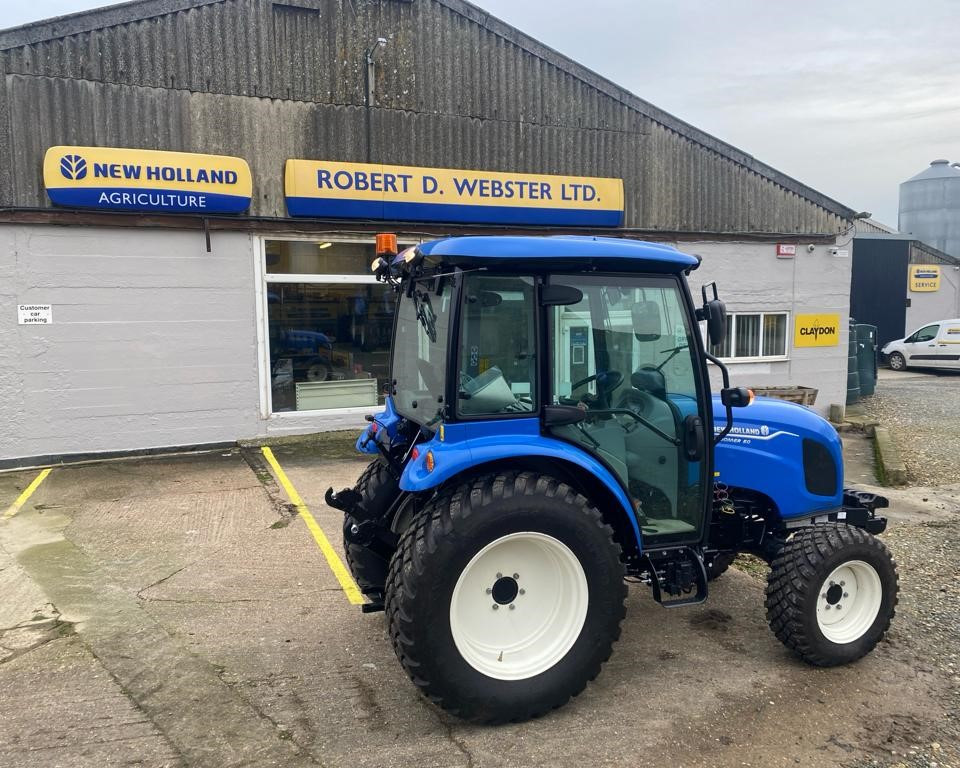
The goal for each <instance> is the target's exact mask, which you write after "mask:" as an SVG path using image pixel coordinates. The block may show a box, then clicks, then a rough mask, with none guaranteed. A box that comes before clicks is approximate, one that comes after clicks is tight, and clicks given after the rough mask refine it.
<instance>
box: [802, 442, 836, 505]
mask: <svg viewBox="0 0 960 768" xmlns="http://www.w3.org/2000/svg"><path fill="white" fill-rule="evenodd" d="M803 479H804V483H805V484H806V486H807V490H808V491H809V492H810V493H812V494H815V495H817V496H833V495H835V494H836V492H837V465H836V463H835V462H834V460H833V456H831V455H830V450H829V449H828V448H827V446H825V445H824V444H823V443H818V442H817V441H816V440H810V439H804V441H803Z"/></svg>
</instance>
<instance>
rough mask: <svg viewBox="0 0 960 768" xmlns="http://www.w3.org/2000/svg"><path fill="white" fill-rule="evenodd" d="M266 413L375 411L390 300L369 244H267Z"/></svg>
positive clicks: (384, 370)
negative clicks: (375, 269)
mask: <svg viewBox="0 0 960 768" xmlns="http://www.w3.org/2000/svg"><path fill="white" fill-rule="evenodd" d="M264 251H265V257H266V299H267V326H268V344H269V351H270V388H271V399H272V410H273V412H274V413H277V412H283V411H315V410H326V409H330V408H364V407H365V408H374V407H376V406H378V405H380V404H382V403H383V399H384V391H385V388H386V384H387V378H388V375H389V368H390V335H391V329H392V326H393V316H394V307H395V295H394V293H393V291H392V290H391V289H390V288H389V287H388V286H385V285H383V284H381V283H377V282H376V280H375V279H374V277H373V275H371V274H370V263H371V262H372V261H373V259H374V256H375V253H374V246H373V244H372V243H371V244H368V243H360V242H336V241H330V240H318V241H313V242H306V241H290V240H267V241H266V243H265V249H264Z"/></svg>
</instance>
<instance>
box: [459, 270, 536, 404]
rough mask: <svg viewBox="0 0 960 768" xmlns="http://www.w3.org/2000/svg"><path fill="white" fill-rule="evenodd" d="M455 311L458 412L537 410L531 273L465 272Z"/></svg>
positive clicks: (533, 300) (533, 292) (534, 299)
mask: <svg viewBox="0 0 960 768" xmlns="http://www.w3.org/2000/svg"><path fill="white" fill-rule="evenodd" d="M465 280H466V282H465V284H464V288H463V294H462V296H463V298H462V301H463V304H462V306H461V312H460V316H461V318H462V328H461V333H460V365H459V373H458V375H459V381H458V388H457V412H458V413H459V414H460V415H462V416H467V417H472V416H492V415H498V414H524V413H526V414H530V413H533V412H534V411H535V410H536V402H537V379H536V371H537V360H536V335H535V317H534V313H535V311H536V306H537V302H536V297H535V288H534V281H533V278H532V277H516V276H512V275H511V276H496V275H476V274H468V275H466V276H465Z"/></svg>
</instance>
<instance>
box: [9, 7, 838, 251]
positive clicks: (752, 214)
mask: <svg viewBox="0 0 960 768" xmlns="http://www.w3.org/2000/svg"><path fill="white" fill-rule="evenodd" d="M378 36H384V37H387V38H389V40H390V42H389V45H388V46H387V47H386V48H385V49H382V50H381V51H380V52H378V54H377V61H378V66H377V70H376V72H377V81H376V93H377V103H378V106H377V108H376V109H375V110H374V113H373V115H372V126H373V130H372V138H371V142H370V144H371V151H370V159H372V160H373V161H384V162H391V163H398V164H416V165H435V166H446V167H461V168H484V169H495V170H505V171H520V172H540V173H565V174H576V175H594V176H615V177H622V178H623V179H624V182H625V187H626V195H627V200H626V205H627V218H626V222H625V224H626V226H628V227H637V228H642V229H648V230H663V231H690V232H768V233H775V232H776V233H836V232H837V231H839V230H842V229H844V228H845V226H846V222H845V219H849V218H850V217H851V216H852V211H850V210H848V209H846V208H844V207H843V206H840V205H839V204H837V203H835V202H834V201H832V200H830V199H829V198H826V197H824V196H822V195H820V194H819V193H817V192H814V191H813V190H810V189H808V188H806V187H804V186H803V185H801V184H800V183H798V182H796V181H794V180H792V179H790V178H788V177H786V176H783V175H782V174H780V173H778V172H777V171H775V170H773V169H772V168H769V167H768V166H765V165H763V164H762V163H759V162H758V161H756V160H755V159H754V158H752V157H751V156H749V155H746V154H744V153H742V152H740V151H738V150H736V149H734V148H733V147H730V146H728V145H726V144H723V143H722V142H720V141H718V140H716V139H713V138H712V137H710V136H708V135H707V134H704V133H702V132H701V131H698V130H697V129H695V128H692V127H691V126H688V125H686V124H684V123H682V122H681V121H679V120H677V119H676V118H672V117H671V116H669V115H666V114H665V113H663V112H661V111H660V110H658V109H657V108H655V107H653V106H652V105H649V104H646V103H645V102H642V101H641V100H640V99H638V98H636V97H634V96H632V95H631V94H629V93H627V92H626V91H623V90H622V89H619V88H618V87H617V86H615V85H613V84H612V83H609V82H608V81H606V80H603V79H602V78H600V77H599V76H597V75H595V74H594V73H592V72H590V71H589V70H586V69H584V68H582V67H580V66H579V65H577V64H575V63H574V62H572V61H570V60H568V59H564V58H563V57H562V56H560V55H559V54H557V53H556V52H554V51H552V50H551V49H549V48H546V47H545V46H542V45H540V44H539V43H537V42H536V41H534V40H532V39H530V38H528V37H526V36H525V35H523V34H522V33H519V32H517V31H516V30H514V29H513V28H511V27H509V26H507V25H505V24H503V23H502V22H500V21H498V20H496V19H493V18H491V17H489V16H487V15H486V14H485V13H484V12H482V11H480V10H479V9H477V8H476V7H474V6H471V5H469V4H468V3H465V2H462V0H412V1H410V0H407V1H404V0H284V1H283V2H271V1H270V0H194V2H187V1H185V0H155V1H154V2H149V3H147V2H144V3H139V4H137V3H134V4H131V5H127V6H119V7H117V8H114V9H106V10H104V11H94V12H89V13H86V14H81V15H78V16H76V17H68V18H66V19H64V20H61V21H60V22H59V23H48V24H43V23H41V24H37V25H31V26H29V27H24V28H20V29H17V30H9V31H7V32H3V33H0V49H2V50H0V68H2V73H0V74H3V76H4V80H3V84H4V88H3V93H2V100H3V104H2V108H3V110H4V111H5V112H6V115H0V125H2V126H6V130H7V132H8V136H5V137H4V136H0V152H2V153H3V154H5V155H6V157H5V158H4V161H3V162H0V174H2V176H0V181H2V186H0V193H2V203H3V204H4V205H10V206H17V207H20V206H24V207H35V206H46V205H48V202H47V200H46V197H45V195H44V192H43V188H42V184H41V178H40V162H39V158H40V157H41V156H42V150H43V149H45V148H46V147H47V146H50V145H54V144H58V143H77V144H96V145H103V146H132V147H138V146H142V147H151V148H164V149H175V150H183V151H198V152H212V153H224V154H234V155H240V156H243V157H245V158H246V159H247V160H248V161H249V162H250V164H251V167H252V168H253V170H254V172H255V174H256V177H255V178H256V197H255V200H254V203H253V206H252V208H251V214H252V215H255V216H271V217H273V216H278V217H280V216H285V214H286V211H285V208H284V205H283V189H282V169H283V162H284V160H286V159H287V158H288V157H317V158H335V159H340V160H345V161H364V160H367V159H368V158H367V143H366V120H365V114H364V111H365V108H364V107H363V104H364V100H365V82H364V78H365V67H364V52H365V51H366V50H367V49H368V48H369V47H370V45H371V44H372V43H373V41H374V40H375V39H376V38H377V37H378ZM27 115H29V116H30V119H24V118H25V116H27ZM0 130H2V129H0Z"/></svg>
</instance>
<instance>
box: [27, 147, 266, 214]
mask: <svg viewBox="0 0 960 768" xmlns="http://www.w3.org/2000/svg"><path fill="white" fill-rule="evenodd" d="M43 183H44V186H46V188H47V194H48V195H49V196H50V200H51V201H52V202H54V203H56V204H57V205H63V206H68V207H70V208H100V209H106V210H114V211H159V212H163V213H242V212H243V211H245V210H247V208H249V207H250V196H251V194H252V193H253V180H252V177H251V175H250V167H249V166H248V165H247V162H246V160H243V159H241V158H239V157H228V156H226V155H197V154H192V153H189V152H164V151H160V150H152V149H115V148H110V147H50V149H48V150H47V154H46V156H45V157H44V159H43Z"/></svg>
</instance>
